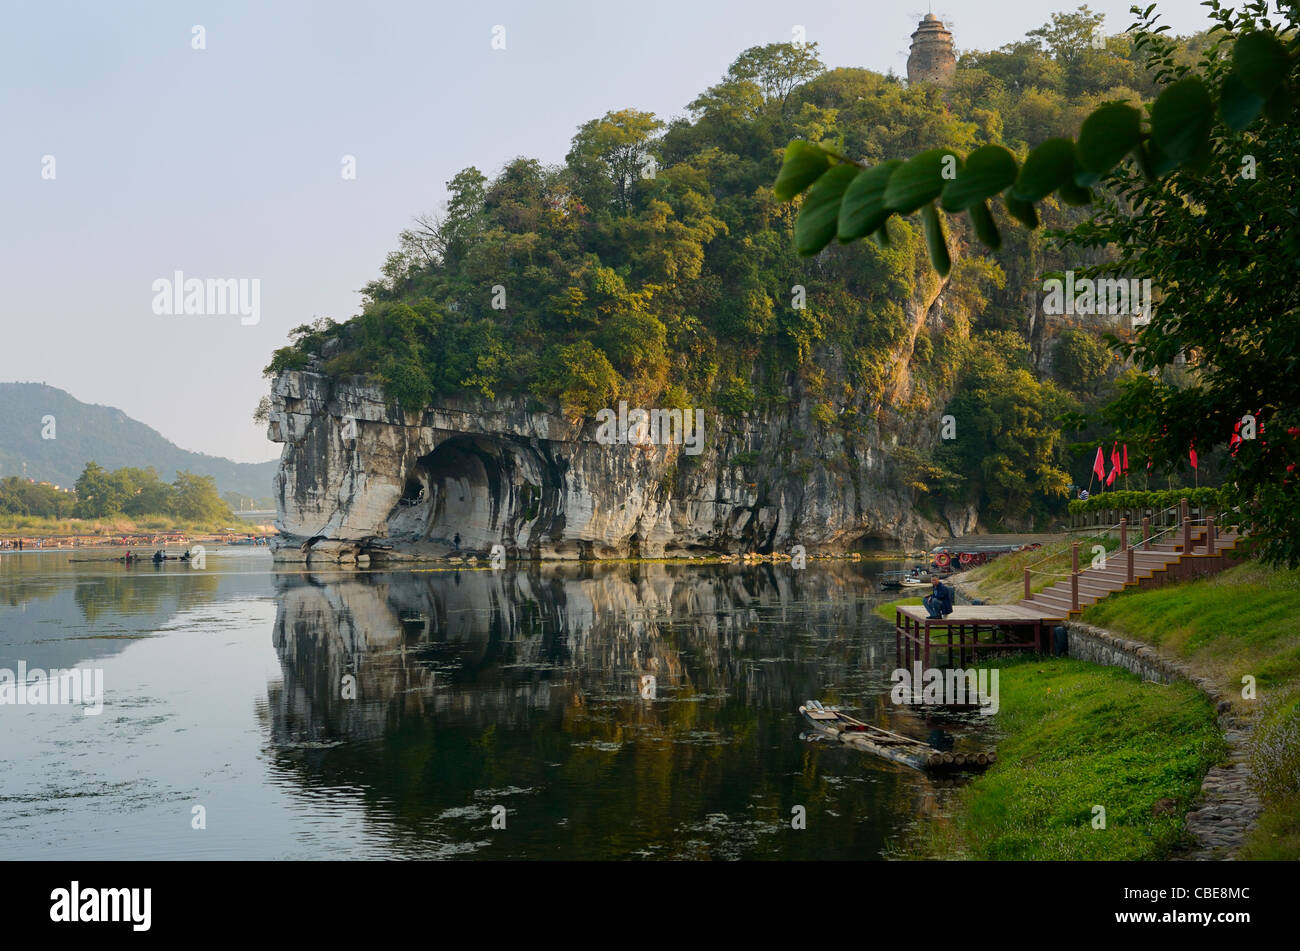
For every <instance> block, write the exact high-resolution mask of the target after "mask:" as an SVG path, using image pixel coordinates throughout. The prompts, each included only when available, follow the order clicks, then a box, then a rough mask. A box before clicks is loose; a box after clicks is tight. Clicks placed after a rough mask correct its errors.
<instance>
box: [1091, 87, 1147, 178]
mask: <svg viewBox="0 0 1300 951" xmlns="http://www.w3.org/2000/svg"><path fill="white" fill-rule="evenodd" d="M1141 140H1142V114H1141V113H1140V112H1138V111H1137V110H1136V109H1134V108H1133V107H1132V106H1130V105H1128V104H1127V103H1123V102H1112V103H1110V104H1109V105H1105V106H1102V107H1101V108H1099V109H1097V110H1096V111H1095V112H1093V114H1092V115H1090V116H1088V118H1086V119H1084V120H1083V127H1082V128H1081V129H1080V130H1079V144H1078V146H1077V147H1076V151H1077V153H1078V156H1079V165H1080V166H1082V167H1083V168H1084V169H1086V170H1087V171H1089V172H1096V173H1098V174H1104V173H1106V172H1109V171H1110V170H1111V169H1112V168H1114V167H1115V166H1116V165H1117V164H1119V162H1120V160H1121V159H1122V158H1124V156H1125V155H1128V153H1129V152H1130V151H1132V149H1133V146H1135V145H1137V144H1138V142H1140V141H1141Z"/></svg>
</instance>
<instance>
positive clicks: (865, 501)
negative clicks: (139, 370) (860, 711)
mask: <svg viewBox="0 0 1300 951" xmlns="http://www.w3.org/2000/svg"><path fill="white" fill-rule="evenodd" d="M942 290H943V285H941V284H939V285H936V286H933V287H929V288H927V289H926V291H925V293H924V297H923V298H922V299H921V300H918V301H916V302H915V303H914V304H913V305H912V306H910V307H909V313H910V314H911V315H912V320H911V324H912V328H913V329H912V337H915V335H916V334H917V333H918V332H921V331H922V330H927V332H928V329H933V328H934V327H938V328H939V330H940V331H941V332H942V331H943V330H944V329H945V326H946V327H947V330H948V331H950V332H951V330H952V324H953V323H954V320H953V319H952V316H951V315H945V312H944V302H943V297H942ZM955 323H956V324H958V325H961V324H962V321H960V320H958V321H955ZM927 325H930V327H929V328H927ZM963 332H964V331H963ZM905 346H906V351H905V352H900V353H899V354H898V355H897V357H898V359H897V360H896V361H894V366H895V371H894V375H893V378H892V379H891V380H889V381H887V389H886V394H887V395H886V398H885V399H884V400H883V401H882V403H883V405H871V406H855V405H853V404H852V402H851V401H845V402H841V403H839V404H838V405H835V404H833V403H832V404H828V402H827V401H826V400H825V399H824V398H823V399H822V400H820V401H819V400H817V399H814V398H812V397H811V396H809V395H807V393H806V392H805V388H804V386H803V381H802V380H799V379H796V378H795V374H793V373H791V374H790V377H791V378H790V380H789V383H788V387H787V394H788V397H789V399H788V402H786V403H785V404H784V406H782V407H781V408H780V409H779V410H769V411H767V412H763V413H748V414H744V415H743V416H742V417H727V416H724V415H722V414H720V413H717V412H715V411H706V413H705V417H704V420H705V422H704V434H703V436H704V438H703V444H702V451H700V452H699V453H698V454H696V455H692V454H688V453H686V452H684V451H683V446H681V445H674V444H668V445H641V446H637V445H607V444H605V443H603V442H601V441H599V440H598V438H597V437H598V433H599V426H598V424H597V422H596V421H595V420H592V419H586V420H578V421H574V420H570V419H566V418H564V416H562V415H560V414H559V413H558V411H556V410H553V409H550V410H548V409H547V408H545V407H539V406H537V405H536V403H535V402H534V401H532V400H529V399H527V398H525V397H503V398H498V399H496V400H486V399H483V398H479V397H469V396H466V397H448V398H443V399H440V400H439V401H438V402H437V403H436V405H431V406H428V407H425V408H424V409H423V410H422V411H418V412H408V411H405V410H403V409H402V408H400V407H398V406H397V405H395V404H394V403H393V401H392V400H390V399H387V398H386V397H385V396H384V394H383V392H382V391H381V390H380V388H378V387H377V386H374V385H368V384H365V383H363V382H357V381H351V382H349V381H340V380H332V379H329V378H327V377H326V376H324V375H322V374H320V373H319V372H316V370H314V369H313V368H311V367H309V368H308V369H306V370H294V371H288V372H285V373H283V374H281V375H280V376H279V377H278V378H276V379H275V380H274V381H273V384H272V395H271V414H270V426H269V437H270V438H271V439H272V440H273V441H275V442H279V443H282V444H283V446H284V450H283V453H282V455H281V460H280V468H279V471H278V473H277V476H276V486H275V489H276V496H277V504H278V510H279V511H278V517H277V522H276V524H277V527H278V528H279V529H280V532H281V535H280V538H279V540H278V543H277V546H276V557H277V559H279V560H282V561H308V560H310V561H312V562H343V563H351V562H354V561H355V560H356V559H357V558H358V556H363V555H364V556H367V557H368V558H369V559H370V560H372V561H375V562H379V561H401V560H425V559H436V558H441V557H445V556H448V555H455V554H460V555H475V556H478V557H485V556H487V554H488V553H489V552H490V551H491V550H492V548H493V546H494V545H501V546H503V548H504V549H505V551H506V553H507V556H508V557H510V558H562V559H563V558H569V559H573V558H609V557H627V556H641V557H660V556H669V557H671V556H681V555H689V554H706V553H715V552H726V553H737V552H749V551H756V552H773V551H779V552H785V551H789V549H790V548H791V547H792V546H794V545H802V546H804V547H805V549H806V550H807V552H808V554H816V553H836V552H842V551H846V550H848V549H851V548H855V547H859V546H862V545H864V544H865V545H872V544H876V545H896V544H900V543H901V544H904V545H907V546H916V545H920V544H925V543H928V542H931V541H934V540H936V539H938V538H941V537H945V536H947V535H950V534H963V533H965V532H969V531H971V530H973V528H974V523H975V513H974V512H973V511H970V510H967V509H963V508H960V507H953V509H952V510H951V511H945V512H944V513H943V515H944V516H945V517H944V518H932V519H927V518H925V517H923V516H922V515H921V514H919V513H918V512H917V511H916V509H915V507H914V503H915V498H914V496H913V493H912V491H911V490H910V489H908V488H906V487H904V486H903V485H901V484H900V480H899V479H898V478H897V474H896V473H895V471H894V470H895V468H896V466H895V464H894V462H893V458H892V454H891V450H892V449H893V447H894V446H895V445H897V444H899V442H900V439H901V441H902V443H903V444H906V445H911V446H922V447H928V445H930V444H932V443H933V441H934V439H935V438H937V435H938V433H937V430H938V417H939V413H940V412H941V410H940V409H938V407H940V406H942V403H943V400H945V399H946V396H947V394H944V393H937V392H931V391H929V390H927V387H926V386H923V385H921V384H919V383H918V381H917V380H916V379H915V378H914V375H913V374H912V373H911V372H910V371H909V366H908V358H909V357H910V354H911V352H912V339H911V338H909V339H908V340H907V341H906V345H905ZM827 360H828V361H833V355H828V356H827ZM929 389H931V390H932V389H933V387H930V388H929ZM827 405H831V406H832V407H833V409H832V411H833V412H838V413H839V414H840V416H841V420H850V421H851V422H848V423H841V424H840V425H835V424H829V425H828V424H827V422H826V419H825V415H826V407H827ZM818 408H820V410H821V412H820V418H819V414H817V413H815V412H814V410H815V409H818ZM845 414H848V415H845ZM457 536H459V538H457Z"/></svg>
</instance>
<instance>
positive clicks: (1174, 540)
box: [894, 500, 1241, 667]
mask: <svg viewBox="0 0 1300 951" xmlns="http://www.w3.org/2000/svg"><path fill="white" fill-rule="evenodd" d="M1181 514H1182V518H1181V521H1180V523H1179V525H1180V527H1179V528H1176V529H1174V530H1172V532H1162V533H1160V534H1159V535H1155V536H1153V535H1152V534H1151V530H1150V525H1149V520H1148V519H1143V524H1142V538H1141V540H1140V541H1138V540H1134V542H1133V544H1131V545H1130V544H1129V525H1128V521H1127V519H1124V520H1121V522H1120V524H1119V525H1118V526H1117V527H1118V529H1119V535H1120V547H1119V550H1118V551H1116V552H1113V553H1112V554H1111V555H1110V556H1109V557H1108V558H1107V559H1106V560H1105V561H1104V562H1103V563H1102V564H1101V565H1099V566H1098V567H1095V568H1094V567H1089V568H1087V569H1085V570H1083V571H1080V570H1079V543H1077V542H1076V543H1075V544H1074V546H1073V553H1072V557H1071V562H1072V564H1071V571H1070V572H1069V573H1068V575H1064V577H1063V580H1061V581H1059V582H1057V583H1056V584H1054V585H1051V586H1050V587H1047V588H1044V589H1043V590H1041V591H1037V592H1033V591H1031V583H1032V570H1031V569H1030V568H1026V569H1025V597H1024V598H1023V599H1021V600H1020V601H1018V602H1017V603H1016V604H979V605H966V604H963V605H960V606H954V608H953V613H952V614H950V615H948V616H947V617H944V618H929V617H927V616H926V615H927V611H926V609H925V608H924V607H922V606H920V605H906V606H902V607H899V608H898V609H897V611H896V613H895V616H894V640H895V644H896V646H897V648H898V653H899V657H900V658H901V659H902V660H903V662H904V663H905V664H906V663H910V662H911V661H912V659H913V658H915V659H918V660H921V661H923V662H924V664H925V666H927V667H929V666H930V658H931V655H932V653H933V652H935V651H936V650H937V651H943V650H944V649H946V650H947V652H948V663H949V664H951V663H952V661H953V654H954V652H956V654H957V657H958V662H959V663H962V662H964V659H965V656H966V652H967V651H969V652H970V655H971V658H972V659H975V658H977V657H978V652H979V651H981V650H985V651H987V650H991V649H992V650H1007V649H1020V650H1028V649H1031V648H1032V649H1033V650H1035V651H1037V652H1039V653H1041V652H1042V651H1043V650H1044V649H1046V648H1047V647H1048V646H1049V643H1050V642H1049V640H1048V637H1047V635H1048V634H1050V631H1051V628H1053V627H1055V626H1057V625H1058V624H1064V623H1065V622H1066V621H1068V620H1069V619H1070V618H1071V617H1075V616H1077V615H1079V614H1080V613H1081V612H1082V611H1083V609H1084V608H1086V607H1087V606H1088V605H1090V604H1096V603H1097V602H1098V601H1100V600H1102V598H1105V597H1107V596H1109V595H1111V594H1114V593H1115V592H1117V591H1123V590H1124V589H1126V588H1132V587H1154V586H1157V585H1161V584H1165V583H1167V582H1169V581H1173V580H1184V579H1187V578H1194V577H1199V576H1201V575H1207V574H1213V573H1215V572H1217V571H1222V570H1223V569H1224V568H1227V567H1230V566H1231V565H1232V564H1234V563H1235V559H1233V558H1232V556H1231V554H1230V553H1231V552H1232V551H1233V549H1235V548H1236V546H1237V543H1238V541H1240V538H1241V536H1240V535H1238V534H1237V533H1236V532H1234V531H1231V530H1229V531H1226V532H1223V531H1220V530H1219V529H1218V528H1217V527H1216V525H1215V520H1214V519H1213V518H1207V519H1204V520H1202V523H1201V524H1195V523H1193V522H1192V520H1191V518H1190V517H1189V516H1188V508H1187V502H1186V501H1185V500H1184V501H1183V503H1182V512H1181ZM1162 538H1163V540H1160V539H1162Z"/></svg>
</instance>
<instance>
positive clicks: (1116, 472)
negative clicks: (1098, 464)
mask: <svg viewBox="0 0 1300 951" xmlns="http://www.w3.org/2000/svg"><path fill="white" fill-rule="evenodd" d="M1117 475H1119V470H1118V469H1111V470H1110V475H1108V476H1106V484H1107V485H1110V484H1111V483H1112V482H1114V481H1115V476H1117Z"/></svg>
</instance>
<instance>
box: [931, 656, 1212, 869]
mask: <svg viewBox="0 0 1300 951" xmlns="http://www.w3.org/2000/svg"><path fill="white" fill-rule="evenodd" d="M999 669H1000V670H1001V674H1000V704H1001V708H1000V710H999V712H998V714H997V726H998V728H999V730H1001V731H1002V732H1003V733H1004V736H1003V737H1002V739H1001V740H1000V741H999V743H998V762H997V763H996V764H995V765H994V766H992V767H991V768H990V769H989V770H988V771H987V772H986V773H984V774H983V775H982V776H980V777H978V778H976V779H975V780H974V781H973V782H972V783H971V784H970V785H969V786H967V787H966V788H965V789H963V790H962V791H961V793H960V795H959V803H958V808H957V811H956V814H955V815H954V817H953V818H952V819H951V820H949V821H947V822H944V823H932V824H930V825H929V826H928V827H927V828H926V830H925V831H924V832H923V833H922V836H923V838H922V840H921V843H922V845H921V851H922V853H923V854H924V855H925V856H927V857H934V858H976V859H1035V860H1038V859H1050V860H1080V859H1087V860H1092V859H1108V860H1140V859H1160V858H1164V857H1165V856H1167V855H1168V854H1169V853H1170V851H1171V850H1172V849H1173V848H1174V847H1175V846H1176V845H1178V844H1179V843H1180V842H1182V841H1183V840H1184V838H1185V835H1186V834H1185V832H1184V831H1183V817H1184V815H1185V814H1186V812H1187V810H1188V805H1189V803H1190V802H1191V800H1192V799H1193V797H1194V796H1195V795H1196V793H1197V791H1198V790H1199V789H1200V786H1201V779H1202V777H1203V776H1204V775H1205V773H1206V771H1208V770H1209V768H1210V767H1211V766H1212V765H1214V764H1215V763H1216V762H1218V761H1219V759H1220V758H1221V757H1222V755H1223V753H1224V750H1225V747H1224V742H1223V737H1222V735H1221V734H1220V733H1219V731H1218V729H1217V727H1216V725H1215V720H1214V710H1213V708H1212V707H1211V705H1210V703H1209V701H1208V700H1206V699H1205V698H1204V697H1203V696H1202V695H1201V694H1200V693H1199V692H1198V691H1197V690H1196V689H1195V688H1194V687H1192V686H1191V685H1190V684H1173V685H1170V686H1162V685H1159V684H1152V683H1143V682H1142V681H1141V680H1139V679H1138V678H1137V677H1135V676H1133V675H1132V674H1130V673H1128V672H1127V671H1124V670H1120V669H1118V668H1111V667H1098V666H1096V665H1093V664H1087V663H1084V662H1082V661H1072V660H1066V659H1046V658H1023V659H1016V660H1014V661H1004V662H1001V663H1000V665H999ZM1162 800H1173V803H1172V805H1171V804H1170V803H1167V802H1162ZM1157 803H1160V804H1161V806H1160V807H1157ZM1094 806H1102V807H1103V808H1104V809H1105V821H1106V827H1105V828H1104V829H1098V828H1094V815H1095V813H1094V808H1093V807H1094Z"/></svg>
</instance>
